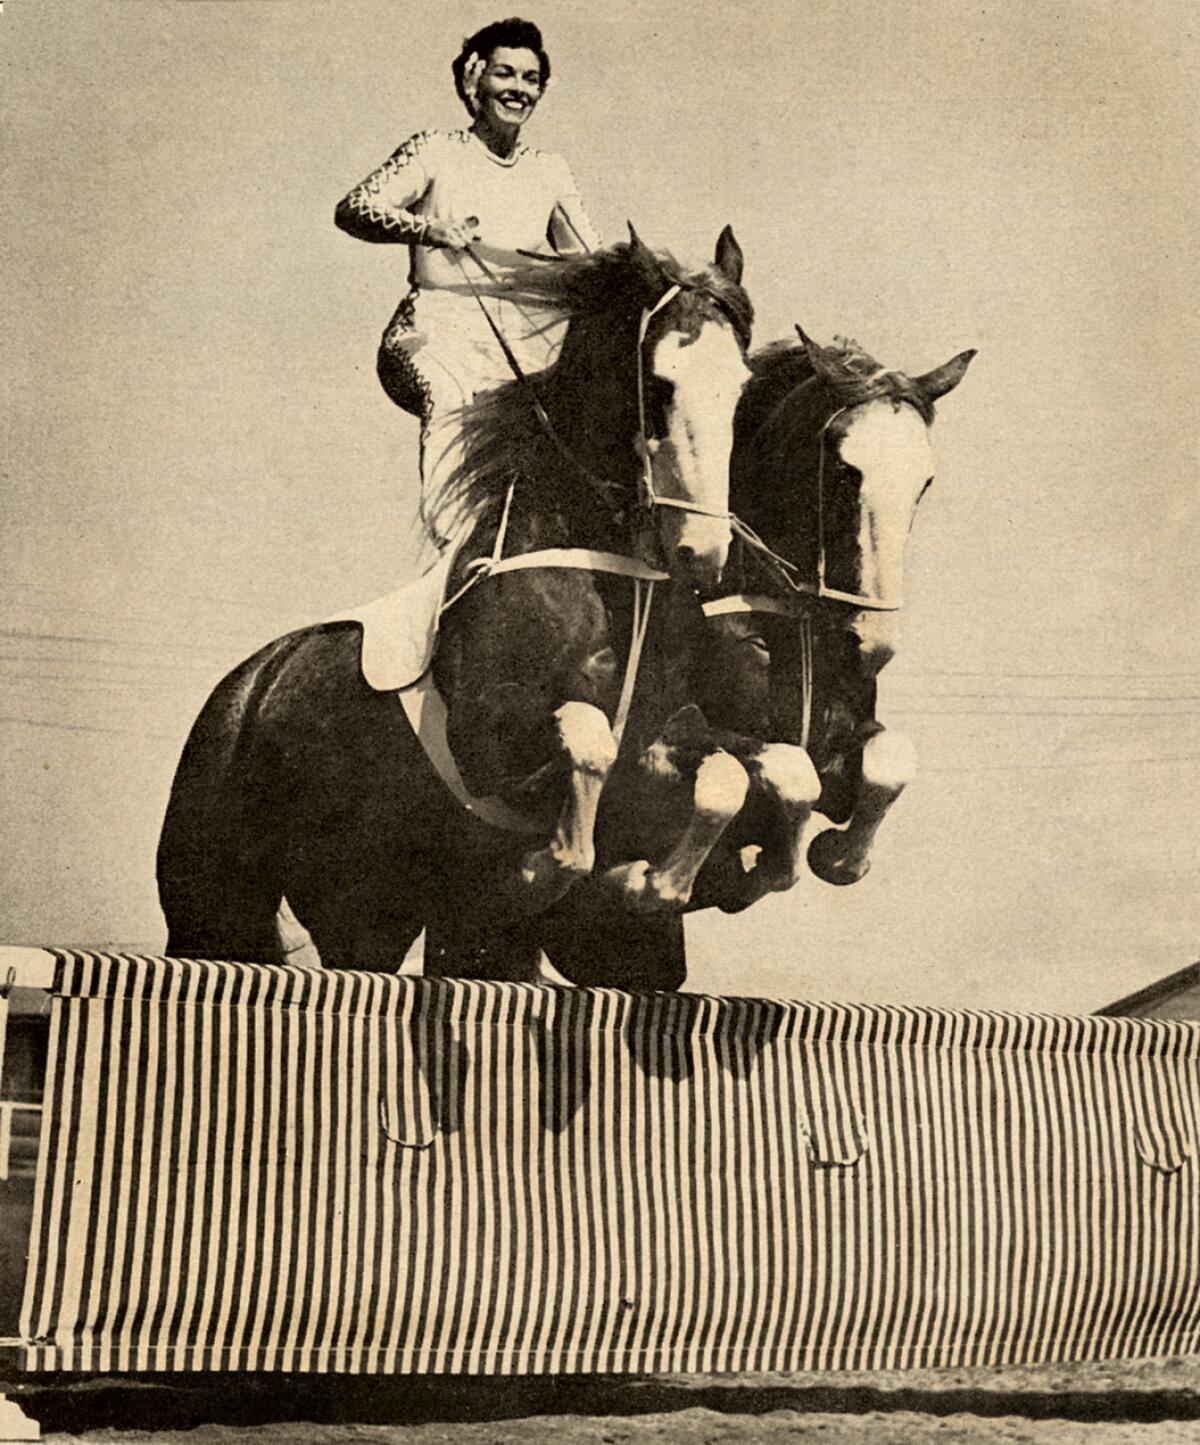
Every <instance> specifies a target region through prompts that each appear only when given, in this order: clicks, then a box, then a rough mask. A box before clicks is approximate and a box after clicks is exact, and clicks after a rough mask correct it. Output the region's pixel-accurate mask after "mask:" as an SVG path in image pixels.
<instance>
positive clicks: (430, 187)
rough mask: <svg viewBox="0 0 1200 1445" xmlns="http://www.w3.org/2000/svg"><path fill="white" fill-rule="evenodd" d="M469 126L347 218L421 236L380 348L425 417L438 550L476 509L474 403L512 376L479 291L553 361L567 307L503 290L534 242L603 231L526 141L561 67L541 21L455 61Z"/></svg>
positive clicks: (426, 494) (348, 207)
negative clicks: (471, 475)
mask: <svg viewBox="0 0 1200 1445" xmlns="http://www.w3.org/2000/svg"><path fill="white" fill-rule="evenodd" d="M451 69H452V71H453V74H454V85H455V89H456V90H457V91H458V95H459V98H460V99H461V100H462V102H463V104H464V105H465V106H466V107H467V110H468V111H469V112H470V113H471V116H472V122H471V125H470V127H469V128H467V129H464V130H457V131H449V132H445V131H424V132H422V133H420V134H419V135H415V136H413V137H412V138H411V139H410V140H407V141H405V142H404V144H403V145H402V146H400V147H399V149H398V150H396V151H395V152H393V154H392V155H391V156H390V157H389V158H388V159H387V160H386V161H385V162H384V163H383V165H382V166H380V167H379V169H378V170H377V171H374V172H373V173H372V174H371V175H369V176H368V177H367V179H366V180H365V181H363V182H362V184H361V185H358V186H356V187H355V188H354V190H352V191H351V192H350V194H349V195H348V196H347V197H346V198H345V200H343V201H342V202H341V204H340V205H339V206H338V208H337V215H336V220H337V224H338V225H339V226H340V227H341V228H342V229H343V230H345V231H348V232H349V233H350V234H351V235H352V236H357V237H359V238H360V239H361V240H364V241H383V242H400V243H402V244H404V245H407V246H408V247H409V253H410V257H411V264H410V268H409V285H410V290H409V292H408V295H407V296H405V298H404V300H403V301H402V302H401V303H400V306H399V308H398V309H397V311H396V314H395V315H394V316H393V317H392V320H391V322H390V323H389V325H388V328H387V330H386V331H385V332H384V336H383V342H382V345H381V346H380V349H379V379H380V381H381V382H382V383H383V387H384V390H385V391H386V392H387V394H388V395H389V396H390V397H391V398H392V400H393V401H394V402H395V403H396V405H397V406H399V407H402V408H403V409H404V410H405V411H410V412H413V413H415V414H416V415H418V416H419V417H420V419H421V507H420V511H421V518H422V521H423V522H424V524H425V530H426V533H427V536H428V538H429V540H431V541H432V542H434V543H435V544H436V545H437V546H438V547H439V548H441V547H444V546H445V545H446V544H447V542H448V541H449V540H450V539H451V538H452V537H453V535H454V534H455V532H456V531H457V529H458V528H459V526H460V525H461V523H462V521H463V520H464V519H463V518H462V517H461V515H459V514H458V513H457V510H456V508H455V506H454V504H453V503H452V502H448V501H447V497H448V496H449V495H451V494H452V488H451V487H450V485H449V484H450V483H451V482H452V479H453V477H454V473H455V471H456V470H457V468H458V467H459V466H460V464H461V461H462V447H461V425H460V423H461V412H462V408H463V407H464V406H467V405H469V404H470V402H471V401H472V399H473V398H474V397H475V395H476V394H477V393H479V392H481V391H486V390H488V389H490V388H492V387H495V386H499V385H500V384H501V383H503V382H505V381H508V380H510V379H511V377H512V370H511V367H510V365H509V363H508V361H507V360H506V358H505V356H504V353H503V350H502V348H501V346H500V344H499V342H498V341H497V339H496V336H495V334H494V332H493V331H492V329H491V327H490V326H489V324H488V321H487V318H486V317H485V316H484V314H483V311H482V310H481V308H480V303H479V300H477V295H478V296H480V297H482V298H483V305H484V306H486V307H487V309H488V313H489V314H490V316H491V318H492V320H493V321H494V322H495V323H496V326H497V327H498V328H499V330H500V331H501V333H502V334H503V336H504V338H505V340H506V341H507V343H508V345H509V346H510V347H511V349H512V351H513V353H514V355H515V356H516V358H517V360H518V362H519V363H520V365H521V367H522V369H523V370H525V371H538V370H541V369H542V368H543V367H545V366H547V365H549V364H550V362H552V361H553V359H554V357H555V355H556V354H557V349H558V346H559V344H560V342H561V337H562V330H563V326H562V322H561V319H560V318H558V317H555V316H548V315H547V313H546V311H545V310H544V309H543V310H541V311H540V312H537V311H533V310H532V309H531V308H530V307H529V306H528V305H525V304H522V305H518V304H516V303H515V302H513V301H511V300H505V299H503V289H504V284H505V282H506V280H507V278H508V277H510V276H511V274H512V273H513V272H514V271H515V270H517V269H518V268H520V267H523V266H528V264H529V259H528V255H525V256H523V255H521V253H522V252H526V253H528V252H537V251H544V250H545V248H546V246H547V244H548V245H549V246H550V248H551V249H552V250H553V252H554V253H555V254H558V255H578V254H581V253H582V252H584V251H588V250H591V249H592V248H593V247H594V246H595V244H596V239H595V236H594V233H593V231H592V228H591V225H590V223H589V221H588V219H587V217H586V215H585V214H584V211H583V207H582V204H581V203H580V199H579V192H578V189H577V187H576V185H575V182H574V181H573V179H572V177H571V173H570V170H569V169H568V167H567V165H566V163H565V161H563V160H561V159H560V158H559V157H558V156H553V155H548V154H546V153H544V152H542V151H537V150H533V149H531V148H530V147H528V146H526V145H524V144H523V143H522V142H521V140H520V134H521V130H522V127H523V126H524V125H525V123H526V122H527V121H528V120H529V118H530V116H531V115H532V114H533V112H534V110H535V108H536V106H537V103H538V101H539V100H540V99H541V97H542V94H543V92H544V91H545V88H546V82H547V81H548V80H549V78H550V60H549V57H548V56H547V54H546V51H545V49H544V47H543V45H542V36H541V32H540V31H539V30H538V27H537V26H536V25H533V24H531V23H530V22H529V21H527V20H518V19H510V20H499V21H496V22H495V23H494V24H492V25H488V26H485V27H484V29H482V30H480V31H479V32H478V33H477V34H475V35H473V36H472V37H471V38H470V39H469V40H467V41H466V42H465V43H464V44H463V48H462V51H461V52H460V54H459V55H458V57H457V58H456V59H455V61H454V63H453V65H452V67H451Z"/></svg>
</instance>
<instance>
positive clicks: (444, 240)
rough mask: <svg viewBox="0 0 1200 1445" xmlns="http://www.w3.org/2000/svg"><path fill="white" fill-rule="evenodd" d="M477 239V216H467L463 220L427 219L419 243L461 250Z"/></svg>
mask: <svg viewBox="0 0 1200 1445" xmlns="http://www.w3.org/2000/svg"><path fill="white" fill-rule="evenodd" d="M479 239H480V236H479V217H478V216H468V217H467V219H466V220H465V221H454V220H450V219H444V220H440V221H427V222H426V224H425V234H424V235H423V236H422V237H421V244H422V245H425V246H438V247H441V248H444V249H446V250H450V251H463V250H465V249H466V248H467V247H468V246H471V245H474V243H475V242H476V241H478V240H479Z"/></svg>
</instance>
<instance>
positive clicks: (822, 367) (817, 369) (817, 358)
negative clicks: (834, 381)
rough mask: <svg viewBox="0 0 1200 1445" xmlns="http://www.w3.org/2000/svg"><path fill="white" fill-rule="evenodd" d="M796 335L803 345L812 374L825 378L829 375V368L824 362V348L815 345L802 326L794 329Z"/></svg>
mask: <svg viewBox="0 0 1200 1445" xmlns="http://www.w3.org/2000/svg"><path fill="white" fill-rule="evenodd" d="M796 335H797V336H798V337H799V338H800V340H801V341H802V342H803V343H804V350H805V353H806V354H807V356H808V364H809V365H810V366H811V367H812V369H813V372H814V373H815V374H816V375H817V376H818V377H821V378H824V377H827V376H828V375H829V374H830V367H829V364H828V362H827V361H826V360H825V350H824V348H823V347H820V346H818V345H817V343H816V342H815V341H814V340H813V339H812V337H811V336H809V334H808V333H807V332H806V331H805V329H804V327H803V326H797V327H796Z"/></svg>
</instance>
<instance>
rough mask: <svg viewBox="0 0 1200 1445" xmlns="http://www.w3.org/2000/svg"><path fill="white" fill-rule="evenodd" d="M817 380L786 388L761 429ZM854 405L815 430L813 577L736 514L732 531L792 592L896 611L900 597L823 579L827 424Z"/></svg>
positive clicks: (825, 566)
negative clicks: (850, 588)
mask: <svg viewBox="0 0 1200 1445" xmlns="http://www.w3.org/2000/svg"><path fill="white" fill-rule="evenodd" d="M886 375H887V368H886V367H880V368H879V370H878V371H876V372H874V373H873V374H872V375H871V376H869V377H866V378H865V380H866V381H867V382H871V381H875V380H877V379H878V378H879V377H881V376H886ZM816 380H817V376H816V374H815V373H814V374H813V375H812V376H806V377H805V378H804V380H803V381H800V382H797V384H796V385H795V386H793V387H792V388H791V389H790V390H789V391H788V393H787V394H786V396H784V397H783V399H782V400H781V401H779V402H777V403H776V405H775V407H774V408H773V409H772V411H771V414H770V416H768V417H767V419H766V421H765V422H764V423H763V426H762V428H760V430H762V431H765V430H766V429H767V428H769V427H770V426H771V424H772V423H773V422H774V421H775V420H776V418H777V417H778V416H779V415H780V413H781V412H782V411H783V410H784V408H785V407H786V406H787V405H788V403H789V402H791V401H792V400H793V399H794V398H795V397H796V396H797V394H798V393H799V392H801V391H803V390H804V388H805V387H807V386H811V385H812V384H813V383H814V382H815V381H816ZM857 405H859V403H858V402H847V403H845V404H844V405H842V406H839V407H837V408H836V410H834V411H833V412H831V413H830V414H829V415H828V416H827V417H826V418H825V420H824V422H822V424H821V428H820V430H819V431H818V433H817V549H816V560H815V565H814V569H813V575H812V577H811V578H805V577H802V576H801V575H800V569H799V567H797V566H796V564H795V563H794V562H791V561H789V560H788V558H786V557H781V556H780V555H779V553H778V552H775V551H772V549H771V548H770V547H768V546H767V544H766V543H765V542H764V541H763V539H762V538H761V537H760V536H759V535H758V533H757V532H755V531H754V530H753V528H751V527H750V526H748V525H747V524H746V523H745V522H743V521H741V519H740V518H738V517H736V516H735V517H734V518H733V529H734V533H735V535H737V536H738V537H740V538H741V540H742V541H743V542H744V543H745V544H746V545H748V546H749V547H751V548H752V549H753V550H754V551H756V552H757V553H758V554H759V555H760V556H761V557H762V558H763V560H764V561H765V562H766V564H767V566H768V568H769V569H770V570H771V571H772V572H774V573H775V575H776V576H777V577H778V578H780V579H781V580H782V581H783V582H784V584H785V585H786V586H787V587H788V589H789V590H790V591H791V592H793V593H797V594H800V595H802V596H808V597H813V598H815V599H816V600H818V601H830V602H842V603H846V604H847V605H849V606H851V607H854V608H856V609H857V610H858V611H861V612H898V611H899V610H900V608H901V606H902V605H903V604H902V600H900V599H895V600H893V599H891V598H883V597H878V596H872V595H868V594H867V593H865V592H850V591H846V590H844V589H842V588H840V587H831V586H830V585H829V584H828V582H827V580H826V576H827V571H828V562H827V557H828V552H827V548H826V524H825V514H826V507H825V471H826V462H825V458H826V451H827V446H826V444H827V442H828V439H829V429H830V427H831V426H832V425H833V424H834V422H835V421H837V419H838V418H839V417H841V416H844V415H845V413H846V412H848V411H849V410H851V408H852V407H853V406H857Z"/></svg>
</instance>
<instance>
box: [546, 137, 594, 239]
mask: <svg viewBox="0 0 1200 1445" xmlns="http://www.w3.org/2000/svg"><path fill="white" fill-rule="evenodd" d="M559 165H560V166H561V168H562V175H561V179H560V181H559V187H558V200H557V201H555V203H554V210H553V211H552V212H551V213H550V226H549V230H548V233H547V240H548V241H549V242H550V244H551V246H553V247H554V249H555V251H557V252H558V254H559V255H560V256H580V255H582V254H584V253H585V252H587V251H595V250H596V249H597V248H598V247H599V245H600V238H599V236H597V234H596V231H595V228H594V227H593V225H592V223H591V221H590V220H589V219H588V214H587V212H586V211H585V210H584V208H583V198H582V196H580V194H579V187H578V186H577V185H576V183H575V177H574V176H573V175H572V174H571V168H570V166H568V165H567V163H566V161H564V160H562V159H561V158H560V160H559Z"/></svg>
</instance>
